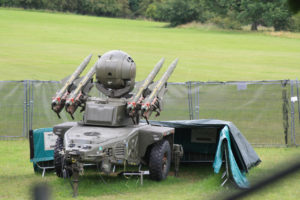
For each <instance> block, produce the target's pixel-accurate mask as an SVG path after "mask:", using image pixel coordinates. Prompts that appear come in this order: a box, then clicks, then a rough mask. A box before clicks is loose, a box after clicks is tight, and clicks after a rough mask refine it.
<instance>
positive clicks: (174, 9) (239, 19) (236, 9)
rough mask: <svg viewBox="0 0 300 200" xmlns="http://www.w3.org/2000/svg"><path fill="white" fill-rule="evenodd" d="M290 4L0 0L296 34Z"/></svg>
mask: <svg viewBox="0 0 300 200" xmlns="http://www.w3.org/2000/svg"><path fill="white" fill-rule="evenodd" d="M288 2H291V0H186V1H182V0H0V6H6V7H22V8H25V9H48V10H56V11H62V12H73V13H79V14H88V15H97V16H109V17H134V18H136V17H146V18H149V19H153V20H156V21H167V22H170V25H171V26H177V25H180V24H185V23H189V22H192V21H196V22H201V23H206V22H210V23H215V24H216V25H217V26H219V27H221V28H225V29H227V28H228V29H241V25H248V24H251V30H257V27H258V26H259V25H263V26H268V27H272V26H273V27H274V29H275V31H280V30H291V31H293V30H294V31H297V30H298V29H297V28H295V26H294V25H293V23H294V22H293V20H292V13H291V11H290V10H289V7H288ZM290 4H291V3H290ZM293 5H294V4H293Z"/></svg>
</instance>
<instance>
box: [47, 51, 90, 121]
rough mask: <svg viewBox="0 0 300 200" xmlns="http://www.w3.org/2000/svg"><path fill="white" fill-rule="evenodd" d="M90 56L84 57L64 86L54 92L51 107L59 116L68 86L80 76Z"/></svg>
mask: <svg viewBox="0 0 300 200" xmlns="http://www.w3.org/2000/svg"><path fill="white" fill-rule="evenodd" d="M91 58H92V54H90V55H89V56H88V57H86V58H85V59H84V60H83V62H82V63H81V64H80V65H79V66H78V67H77V69H76V70H75V72H74V73H73V74H72V75H71V76H70V78H69V79H68V80H67V82H66V83H65V84H64V86H63V87H62V88H61V89H60V90H59V91H58V92H57V93H56V96H55V97H54V98H53V100H52V103H51V108H52V110H53V111H54V112H56V114H57V116H58V117H59V118H60V116H59V113H60V112H61V110H62V109H63V107H64V105H65V102H66V99H67V96H68V94H69V91H68V88H69V87H70V86H71V85H72V84H73V82H74V80H75V79H76V78H78V77H79V76H80V74H81V73H82V71H83V70H84V69H85V68H86V66H87V65H88V64H89V62H90V60H91Z"/></svg>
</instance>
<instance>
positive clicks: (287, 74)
mask: <svg viewBox="0 0 300 200" xmlns="http://www.w3.org/2000/svg"><path fill="white" fill-rule="evenodd" d="M165 25H166V24H165V23H157V22H149V21H138V20H126V19H110V18H102V17H101V18H100V17H90V16H78V15H73V14H62V13H45V12H32V11H23V10H15V9H4V8H0V80H21V79H40V80H60V79H62V78H64V77H65V76H67V75H69V74H70V73H71V72H73V71H74V69H75V67H76V66H77V65H78V64H79V63H80V62H81V60H82V59H83V58H84V57H85V56H86V55H88V54H89V53H91V52H92V53H94V55H97V54H102V53H104V52H106V51H108V50H111V49H122V50H124V51H126V52H128V53H129V54H131V55H132V57H133V58H134V60H135V61H136V63H137V67H138V69H137V79H138V80H142V79H143V78H144V77H145V76H146V75H145V74H147V73H148V72H149V71H150V70H151V68H152V67H153V66H154V64H155V63H156V62H157V61H158V60H159V59H160V58H161V57H166V59H167V64H168V63H170V62H171V60H172V59H174V58H175V57H179V58H180V62H179V65H178V67H177V69H176V71H175V72H174V74H173V76H172V77H171V79H170V81H173V82H182V81H190V80H195V81H213V80H217V81H226V80H261V79H286V78H290V79H294V78H296V77H299V74H300V67H299V63H300V62H299V61H300V40H299V37H298V35H296V36H297V37H296V36H295V37H292V38H291V37H287V36H286V35H285V34H282V35H278V34H276V35H275V36H273V35H267V34H265V33H250V32H232V31H221V30H205V29H202V28H197V27H196V28H195V27H192V28H166V27H165ZM95 60H96V58H95V56H94V58H93V61H92V62H91V63H93V62H95ZM165 65H166V64H165ZM232 90H233V89H232ZM234 90H235V88H234ZM213 91H214V93H212V94H214V95H217V96H216V97H215V98H214V100H211V99H210V100H209V99H206V98H204V99H203V102H200V106H202V107H201V111H200V112H201V116H204V117H205V118H207V116H212V118H221V119H222V118H223V117H224V119H225V120H232V121H233V122H234V120H235V119H236V118H241V117H243V113H242V112H241V113H240V115H239V116H236V115H234V112H232V114H231V110H230V107H225V106H223V107H222V106H221V105H222V104H220V101H222V100H224V98H225V99H226V100H227V101H228V102H229V103H230V102H231V104H230V105H234V104H235V103H236V102H235V101H234V100H235V99H234V96H232V97H230V98H229V97H228V96H226V95H225V94H221V96H220V93H219V92H218V91H219V90H218V87H216V88H215V90H213ZM230 91H231V89H230ZM259 91H261V90H259ZM44 92H45V91H44ZM202 92H204V93H206V94H207V95H208V96H209V91H206V90H204V89H203V90H202ZM241 93H243V92H241ZM241 93H239V94H237V95H240V96H243V94H241ZM212 94H211V95H212ZM173 95H174V97H176V92H175V93H174V94H173ZM224 95H225V96H224ZM254 97H255V96H254ZM270 98H271V97H270ZM278 98H279V97H278ZM36 100H39V99H36ZM40 100H43V99H40ZM248 100H249V99H247V96H246V95H245V105H246V103H247V102H248ZM269 102H272V101H269ZM217 103H219V105H220V107H218V106H212V105H214V104H217ZM252 103H253V101H252ZM44 105H45V104H44ZM228 105H229V104H228ZM241 105H243V104H241ZM278 105H279V103H278ZM181 106H186V105H183V104H182V105H180V106H178V107H177V108H179V107H181ZM209 106H211V107H209ZM273 106H274V105H273ZM38 108H39V109H38V112H37V113H38V115H37V116H35V119H36V120H40V121H44V123H46V124H47V121H46V120H45V118H44V117H41V116H43V112H46V111H45V109H49V107H47V108H42V107H41V108H40V107H38ZM248 108H249V109H253V111H249V112H248V114H249V113H250V114H253V113H258V112H260V111H262V110H264V111H265V112H266V113H267V114H266V115H268V116H269V117H270V119H269V121H272V120H273V119H274V121H275V120H277V119H278V116H281V115H278V113H277V115H275V114H276V113H275V114H274V112H277V110H274V109H273V107H272V103H270V104H269V105H266V104H265V105H262V104H259V99H255V102H254V103H253V106H252V107H251V106H249V107H248ZM254 108H255V109H254ZM276 108H279V106H277V104H276ZM9 109H10V108H8V107H7V108H5V112H6V113H7V114H6V115H7V116H10V113H12V111H11V110H9ZM226 109H227V110H226ZM241 109H242V108H241ZM224 110H225V111H227V113H228V115H224V114H222V113H221V111H222V112H223V113H224ZM175 111H176V110H175ZM175 111H173V112H172V114H173V115H174V117H177V116H175V115H176V114H178V115H185V114H186V113H184V114H183V109H182V110H180V111H178V110H177V111H176V112H175ZM212 111H213V112H212ZM278 112H280V111H279V110H278ZM211 113H213V115H211ZM246 113H247V112H246ZM40 114H41V116H40ZM4 116H5V115H4ZM47 116H48V115H47ZM251 116H252V115H251ZM258 116H260V115H258ZM252 117H253V120H252V121H251V122H245V124H237V125H238V127H239V128H240V127H249V128H250V129H253V131H252V132H250V133H251V134H252V133H257V135H255V134H252V135H251V138H250V139H251V140H254V139H257V138H258V134H259V133H261V130H262V129H261V127H263V125H265V126H269V127H270V130H274V132H275V136H271V137H270V138H271V139H272V137H273V138H276V137H280V138H281V137H282V135H280V134H281V133H282V131H279V130H280V129H281V124H279V123H277V124H276V125H274V123H271V124H270V125H268V124H265V120H261V119H260V118H256V115H255V116H252ZM8 119H9V117H8ZM8 119H7V120H8ZM176 119H177V118H176ZM178 119H180V118H178ZM245 119H247V118H246V117H245ZM251 119H252V118H251ZM257 123H260V124H261V125H259V126H258V125H257ZM278 125H279V126H280V127H279V126H278ZM16 126H19V125H18V124H16ZM34 128H35V127H34ZM241 131H242V132H243V131H244V128H243V129H241ZM257 140H259V139H257ZM256 151H257V152H258V154H259V156H260V157H261V159H262V160H263V163H262V164H261V165H259V166H258V167H256V168H254V169H252V170H251V171H250V174H249V175H248V177H249V179H250V180H251V181H252V182H253V181H254V182H255V180H257V179H259V178H261V177H262V176H264V175H268V174H270V173H273V172H274V170H275V169H277V168H278V166H279V167H282V165H277V164H280V163H283V162H285V163H287V164H286V165H288V164H289V160H288V158H289V157H291V156H295V155H297V154H299V149H298V148H288V149H286V148H279V149H263V148H261V149H256ZM0 152H1V155H2V156H0V164H1V167H0V199H29V198H30V193H29V191H30V188H31V186H32V185H34V184H36V183H39V182H46V183H48V184H49V185H50V186H51V187H52V191H53V196H54V198H55V199H71V188H70V186H69V183H68V181H66V180H62V179H58V178H57V177H56V176H55V175H54V174H53V172H50V173H47V174H46V177H45V178H44V179H42V178H41V175H40V174H34V173H33V169H32V164H31V163H30V162H29V147H28V141H26V140H21V141H0ZM104 178H105V180H106V181H107V182H108V184H104V183H103V182H102V181H101V180H100V177H99V176H98V175H97V174H96V173H95V172H94V171H92V170H90V171H88V172H87V173H86V175H85V176H83V177H82V178H81V184H80V190H79V197H78V199H99V198H101V199H162V198H164V199H208V198H212V199H214V198H217V197H219V196H218V195H219V193H221V196H224V195H225V194H228V193H230V192H234V191H236V190H235V189H232V188H231V187H225V188H220V187H219V184H220V183H221V182H220V175H213V171H212V167H211V166H183V167H182V168H181V176H180V178H174V177H172V176H169V177H168V179H167V180H166V181H163V182H159V183H158V182H153V181H151V180H149V179H147V178H146V180H145V182H144V186H140V185H139V184H138V183H137V178H135V177H132V178H130V179H126V178H123V177H104ZM299 178H300V174H299V173H297V174H296V175H294V176H293V177H292V178H290V179H286V180H284V181H282V182H281V183H280V184H279V185H276V187H273V188H269V189H267V190H265V191H264V192H263V193H260V194H257V195H256V196H253V197H249V198H250V199H272V200H273V199H298V198H299V196H300V191H299V190H298V186H299V181H298V180H299Z"/></svg>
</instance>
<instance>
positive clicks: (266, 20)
mask: <svg viewBox="0 0 300 200" xmlns="http://www.w3.org/2000/svg"><path fill="white" fill-rule="evenodd" d="M240 8H241V11H240V13H239V15H238V17H239V19H240V20H241V21H242V22H243V23H250V24H251V30H254V31H256V30H257V26H258V25H264V26H274V28H275V30H276V31H278V30H285V29H287V27H288V24H289V20H290V18H291V14H290V12H289V10H288V7H287V3H286V0H260V1H258V0H242V1H241V7H240Z"/></svg>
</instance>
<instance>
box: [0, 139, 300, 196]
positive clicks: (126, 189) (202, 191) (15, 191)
mask: <svg viewBox="0 0 300 200" xmlns="http://www.w3.org/2000/svg"><path fill="white" fill-rule="evenodd" d="M255 150H256V151H257V153H258V155H259V156H260V158H261V159H262V160H263V162H262V163H261V164H260V165H259V166H258V167H255V168H253V169H252V170H250V173H249V174H248V179H249V180H250V181H251V182H252V183H254V182H255V181H256V180H258V179H260V178H261V177H263V176H267V175H270V174H272V173H273V172H274V171H276V170H277V169H278V168H279V167H280V168H281V167H282V165H280V163H281V164H282V163H285V164H284V167H286V166H287V165H288V161H290V158H292V157H293V156H296V155H299V153H300V149H299V148H256V149H255ZM0 152H1V154H2V156H1V157H0V163H1V167H0V180H1V181H0V199H29V198H30V189H31V187H32V185H34V184H37V183H45V182H46V183H47V184H48V185H50V186H51V188H52V194H53V197H54V198H53V199H72V194H71V193H72V190H71V187H70V184H69V181H68V180H63V179H60V178H57V177H56V175H55V174H54V173H53V172H49V173H46V176H45V178H42V177H41V174H35V173H34V172H33V168H32V163H30V162H29V145H28V141H27V140H19V141H0ZM298 158H299V157H298ZM299 178H300V173H297V174H294V175H293V176H292V177H291V178H289V179H286V180H282V181H280V183H279V184H276V185H275V187H271V188H268V189H267V190H264V191H262V192H261V193H259V194H257V195H255V196H251V197H249V199H264V200H277V199H278V200H281V199H289V200H290V199H298V198H299V197H300V191H299V189H298V187H299ZM104 179H105V180H106V182H107V184H104V183H103V182H102V180H101V178H100V176H99V175H98V174H97V173H96V172H95V170H88V171H87V173H86V174H85V175H84V176H82V177H81V178H80V186H79V197H78V198H77V199H88V200H90V199H215V198H217V197H218V199H219V196H220V195H221V196H224V195H228V194H229V193H231V192H235V191H237V190H236V189H234V188H233V187H231V186H230V185H227V186H226V187H223V188H222V187H220V184H221V180H220V174H217V175H216V174H213V169H212V166H211V165H198V166H197V165H192V166H182V167H181V172H180V177H179V178H175V177H173V172H172V171H171V173H170V175H169V177H168V178H167V180H165V181H162V182H155V181H151V180H150V179H149V178H147V177H146V178H145V181H144V185H143V186H140V185H139V182H138V179H137V177H131V178H129V179H126V178H125V177H107V176H105V177H104Z"/></svg>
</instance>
